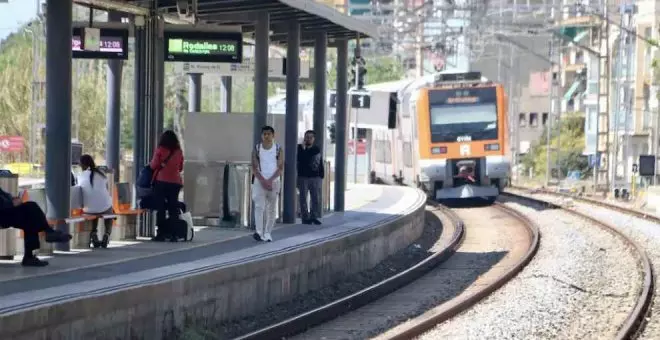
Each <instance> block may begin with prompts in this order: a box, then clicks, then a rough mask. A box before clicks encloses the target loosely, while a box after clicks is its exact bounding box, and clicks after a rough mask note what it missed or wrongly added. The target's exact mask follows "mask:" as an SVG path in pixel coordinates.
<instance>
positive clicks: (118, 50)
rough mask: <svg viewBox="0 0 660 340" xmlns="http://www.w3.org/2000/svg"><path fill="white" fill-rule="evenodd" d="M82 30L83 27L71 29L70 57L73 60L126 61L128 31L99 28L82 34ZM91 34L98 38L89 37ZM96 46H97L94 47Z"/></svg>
mask: <svg viewBox="0 0 660 340" xmlns="http://www.w3.org/2000/svg"><path fill="white" fill-rule="evenodd" d="M84 30H85V28H83V27H74V28H73V32H72V36H71V52H72V55H71V56H72V57H73V58H76V59H124V60H125V59H128V29H121V28H100V29H98V30H87V32H86V33H83V32H84ZM91 33H98V36H97V35H96V34H93V35H91ZM83 36H84V37H85V38H84V41H83ZM92 44H94V45H92ZM97 44H98V46H96V45H97Z"/></svg>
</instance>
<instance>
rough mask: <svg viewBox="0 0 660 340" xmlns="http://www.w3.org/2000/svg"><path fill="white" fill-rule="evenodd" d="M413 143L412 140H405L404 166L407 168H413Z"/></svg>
mask: <svg viewBox="0 0 660 340" xmlns="http://www.w3.org/2000/svg"><path fill="white" fill-rule="evenodd" d="M412 154H413V152H412V144H411V143H410V142H403V166H404V167H406V168H412V166H413V160H412V159H413V157H412Z"/></svg>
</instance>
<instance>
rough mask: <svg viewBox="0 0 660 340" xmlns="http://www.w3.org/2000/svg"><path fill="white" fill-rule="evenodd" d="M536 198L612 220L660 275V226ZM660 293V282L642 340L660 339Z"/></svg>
mask: <svg viewBox="0 0 660 340" xmlns="http://www.w3.org/2000/svg"><path fill="white" fill-rule="evenodd" d="M533 196H534V197H537V198H540V199H543V200H547V201H551V202H555V203H570V206H571V207H572V208H573V209H575V210H577V211H579V212H581V213H584V214H587V215H589V216H592V217H594V218H597V219H600V220H604V221H609V223H610V224H611V225H612V226H614V227H616V228H617V229H618V230H619V231H620V232H622V233H623V234H625V235H627V236H628V237H630V238H632V239H633V240H635V241H636V242H637V243H638V244H639V245H640V246H641V247H642V248H644V250H646V254H647V255H648V257H649V259H650V260H651V263H652V264H653V271H654V272H655V273H656V274H657V273H660V225H658V224H657V223H655V222H652V221H648V220H645V219H642V218H639V217H635V216H632V215H627V214H625V213H623V212H619V211H616V210H613V209H608V208H606V207H601V206H597V205H593V204H588V203H583V202H580V201H577V200H572V199H566V198H563V197H557V196H554V195H548V194H535V195H533ZM658 294H660V287H659V286H658V284H657V283H656V285H655V296H654V298H653V302H652V304H651V314H650V318H648V319H647V323H646V325H645V327H644V330H643V331H642V334H641V335H640V337H639V339H649V340H650V339H660V300H659V298H658V296H659V295H658Z"/></svg>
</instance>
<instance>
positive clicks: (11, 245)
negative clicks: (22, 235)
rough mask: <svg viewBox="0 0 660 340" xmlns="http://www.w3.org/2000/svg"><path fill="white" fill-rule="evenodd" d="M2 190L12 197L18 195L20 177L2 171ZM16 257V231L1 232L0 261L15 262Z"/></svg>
mask: <svg viewBox="0 0 660 340" xmlns="http://www.w3.org/2000/svg"><path fill="white" fill-rule="evenodd" d="M0 188H2V190H4V191H6V192H8V193H9V194H11V195H12V196H17V195H18V175H17V174H12V173H11V171H9V170H0ZM14 255H16V229H14V228H9V229H2V230H0V259H3V260H13V259H14Z"/></svg>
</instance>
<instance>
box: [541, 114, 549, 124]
mask: <svg viewBox="0 0 660 340" xmlns="http://www.w3.org/2000/svg"><path fill="white" fill-rule="evenodd" d="M546 124H548V113H547V112H543V114H541V125H543V126H545V125H546Z"/></svg>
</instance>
